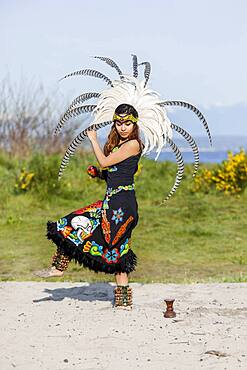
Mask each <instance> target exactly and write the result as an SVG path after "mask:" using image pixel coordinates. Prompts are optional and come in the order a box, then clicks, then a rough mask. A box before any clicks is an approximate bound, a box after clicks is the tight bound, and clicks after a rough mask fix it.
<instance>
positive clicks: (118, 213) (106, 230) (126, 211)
mask: <svg viewBox="0 0 247 370" xmlns="http://www.w3.org/2000/svg"><path fill="white" fill-rule="evenodd" d="M119 146H120V145H119ZM119 146H118V148H119ZM139 159H140V154H138V155H134V156H131V157H129V158H127V159H125V160H123V161H122V162H120V163H117V164H116V165H112V166H109V167H108V169H107V171H105V172H106V174H105V179H106V183H107V189H106V194H105V198H104V200H103V201H102V200H99V201H97V202H95V203H93V204H90V205H88V206H86V207H83V208H81V209H78V210H77V211H73V212H72V213H70V214H68V215H67V216H64V217H62V218H61V219H60V220H58V221H57V222H50V221H49V222H48V223H47V237H48V239H51V240H52V241H53V242H54V243H55V244H56V245H57V247H58V251H59V253H60V254H62V255H65V256H67V257H69V258H70V259H74V260H75V261H76V262H78V263H79V264H81V265H83V266H84V267H88V268H89V269H90V270H94V271H95V272H99V271H102V272H105V273H108V274H114V273H116V272H127V273H130V272H131V271H133V270H135V266H136V264H137V257H136V255H135V253H134V252H133V251H132V249H131V232H132V230H133V229H134V227H135V226H136V225H137V222H138V206H137V202H136V197H135V190H134V174H135V172H136V171H137V168H138V161H139Z"/></svg>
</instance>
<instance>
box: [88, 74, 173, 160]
mask: <svg viewBox="0 0 247 370" xmlns="http://www.w3.org/2000/svg"><path fill="white" fill-rule="evenodd" d="M112 85H113V86H112V87H110V88H108V89H106V90H104V91H103V92H102V93H101V95H100V97H99V99H98V103H97V106H96V108H95V109H94V111H93V115H94V119H93V121H92V123H91V125H93V124H97V123H100V122H104V121H110V120H112V118H113V115H114V112H115V109H116V108H117V107H118V106H119V105H120V104H130V105H132V106H133V107H134V108H135V109H136V111H137V112H138V116H139V119H138V122H137V124H138V126H139V128H140V130H141V132H142V134H143V137H144V145H145V148H144V150H143V153H142V154H143V155H144V154H147V153H149V152H150V151H152V150H154V149H156V152H157V155H156V158H155V159H157V158H158V156H159V154H160V152H161V150H162V148H163V147H164V145H165V144H166V140H167V137H169V138H170V139H171V138H172V129H171V122H170V120H169V119H168V117H167V114H166V109H165V108H164V107H161V106H160V105H159V104H158V103H160V102H161V99H160V97H159V94H158V93H156V92H155V91H153V90H150V89H148V88H147V87H144V86H145V80H141V81H140V80H138V79H137V78H135V77H132V76H129V75H123V79H122V80H115V81H113V82H112Z"/></svg>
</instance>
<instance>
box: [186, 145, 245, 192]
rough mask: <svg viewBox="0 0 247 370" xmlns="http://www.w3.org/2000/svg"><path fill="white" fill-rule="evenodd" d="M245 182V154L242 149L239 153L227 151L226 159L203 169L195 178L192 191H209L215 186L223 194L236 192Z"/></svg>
mask: <svg viewBox="0 0 247 370" xmlns="http://www.w3.org/2000/svg"><path fill="white" fill-rule="evenodd" d="M246 184H247V154H246V153H245V151H244V149H241V150H240V152H239V153H236V154H233V153H232V152H228V157H227V160H226V161H223V162H222V163H221V164H220V165H218V166H217V167H216V168H213V169H211V170H209V169H203V170H202V171H201V173H200V175H198V176H197V177H196V178H195V182H194V189H193V191H199V190H204V191H205V192H209V190H210V189H212V188H215V189H216V190H218V191H222V192H224V194H226V195H228V194H238V193H240V192H242V191H243V190H244V189H245V187H246Z"/></svg>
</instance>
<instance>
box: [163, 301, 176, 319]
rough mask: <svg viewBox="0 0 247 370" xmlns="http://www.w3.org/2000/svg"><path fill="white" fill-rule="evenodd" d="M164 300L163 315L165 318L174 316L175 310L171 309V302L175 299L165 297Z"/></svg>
mask: <svg viewBox="0 0 247 370" xmlns="http://www.w3.org/2000/svg"><path fill="white" fill-rule="evenodd" d="M164 301H165V302H166V311H165V312H164V317H166V318H171V317H176V312H175V311H173V302H174V301H175V299H173V298H167V299H165V300H164Z"/></svg>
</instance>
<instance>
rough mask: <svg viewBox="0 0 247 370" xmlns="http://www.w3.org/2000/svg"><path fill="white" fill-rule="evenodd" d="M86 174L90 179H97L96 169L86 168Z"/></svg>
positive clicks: (92, 167)
mask: <svg viewBox="0 0 247 370" xmlns="http://www.w3.org/2000/svg"><path fill="white" fill-rule="evenodd" d="M87 173H88V174H89V176H91V177H98V169H97V167H95V166H88V168H87Z"/></svg>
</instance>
